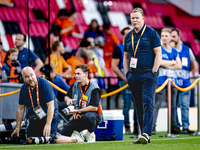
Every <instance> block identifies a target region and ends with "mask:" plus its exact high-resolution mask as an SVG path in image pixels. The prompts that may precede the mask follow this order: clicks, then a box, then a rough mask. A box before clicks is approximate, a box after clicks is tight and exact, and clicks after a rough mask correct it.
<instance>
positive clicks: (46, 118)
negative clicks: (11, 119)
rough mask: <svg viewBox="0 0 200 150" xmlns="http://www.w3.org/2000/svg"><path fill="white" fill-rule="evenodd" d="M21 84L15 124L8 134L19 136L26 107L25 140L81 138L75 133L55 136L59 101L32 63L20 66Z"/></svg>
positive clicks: (53, 140) (31, 141)
mask: <svg viewBox="0 0 200 150" xmlns="http://www.w3.org/2000/svg"><path fill="white" fill-rule="evenodd" d="M22 77H23V79H24V82H25V83H24V84H23V85H22V87H21V90H20V96H19V104H18V108H17V115H16V128H15V130H14V131H13V133H12V134H11V137H13V136H14V135H15V134H17V136H19V132H20V126H21V122H22V119H23V117H24V112H25V107H26V108H27V114H26V118H27V119H29V126H28V128H27V143H30V144H44V143H75V142H81V141H82V142H83V139H81V137H80V138H77V137H74V138H72V137H66V136H62V135H59V136H56V134H57V127H58V123H59V116H58V104H57V102H56V100H55V95H54V92H53V88H52V86H51V84H50V83H49V82H48V81H47V80H45V79H42V78H39V77H36V75H35V72H34V71H33V69H32V68H31V67H25V68H24V69H23V70H22Z"/></svg>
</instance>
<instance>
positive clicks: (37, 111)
mask: <svg viewBox="0 0 200 150" xmlns="http://www.w3.org/2000/svg"><path fill="white" fill-rule="evenodd" d="M33 111H34V112H35V114H36V115H37V116H38V118H39V119H40V120H41V119H42V118H44V117H46V113H45V112H44V110H43V109H42V107H41V106H40V105H38V106H37V107H36V108H33Z"/></svg>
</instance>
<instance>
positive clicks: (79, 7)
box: [72, 0, 85, 12]
mask: <svg viewBox="0 0 200 150" xmlns="http://www.w3.org/2000/svg"><path fill="white" fill-rule="evenodd" d="M72 2H73V4H74V7H75V10H76V11H77V12H81V11H82V10H85V8H84V5H83V2H82V0H72Z"/></svg>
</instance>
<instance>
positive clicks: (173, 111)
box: [153, 86, 178, 126]
mask: <svg viewBox="0 0 200 150" xmlns="http://www.w3.org/2000/svg"><path fill="white" fill-rule="evenodd" d="M158 87H159V86H158ZM166 92H167V86H166V87H165V88H164V89H162V90H161V91H160V92H158V93H156V95H155V101H154V116H153V126H155V125H156V120H157V117H158V111H159V109H160V108H161V105H162V100H163V99H164V98H165V97H166ZM177 93H178V90H177V89H176V88H175V87H171V125H176V99H177Z"/></svg>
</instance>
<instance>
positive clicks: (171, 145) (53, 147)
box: [0, 132, 200, 150]
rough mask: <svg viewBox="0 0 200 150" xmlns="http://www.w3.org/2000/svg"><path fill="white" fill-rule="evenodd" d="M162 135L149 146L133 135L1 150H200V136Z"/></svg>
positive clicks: (153, 138) (155, 138)
mask: <svg viewBox="0 0 200 150" xmlns="http://www.w3.org/2000/svg"><path fill="white" fill-rule="evenodd" d="M161 134H166V132H159V133H157V135H153V136H151V137H150V139H151V144H148V145H133V144H131V143H132V142H134V141H137V139H133V138H130V136H131V135H124V136H123V140H122V141H97V142H95V143H82V144H76V143H73V144H40V145H9V144H1V145H0V150H8V149H12V150H15V149H16V150H129V149H130V150H145V149H148V150H155V149H158V150H165V149H167V150H168V149H169V150H198V149H199V150H200V136H191V135H188V134H185V135H179V137H176V138H170V137H165V138H161V137H159V135H161Z"/></svg>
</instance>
